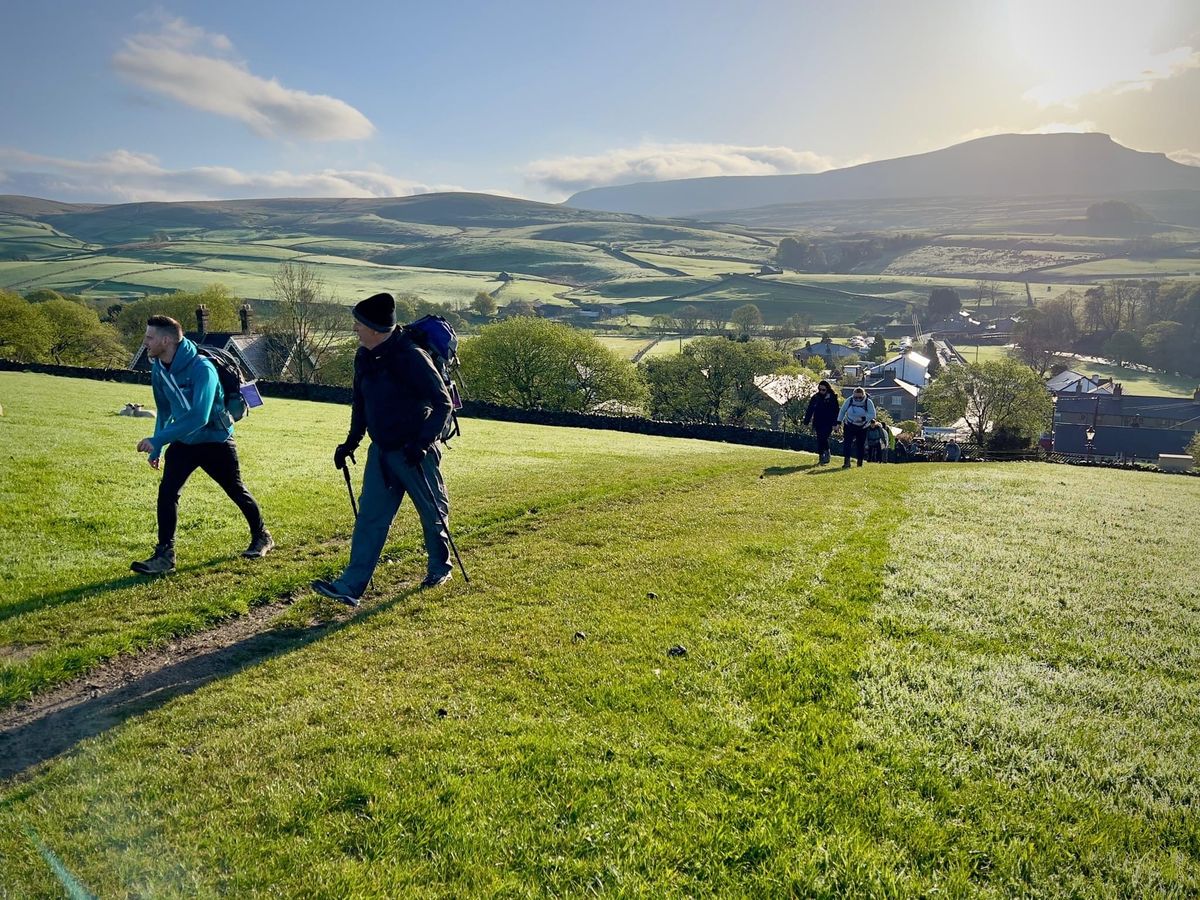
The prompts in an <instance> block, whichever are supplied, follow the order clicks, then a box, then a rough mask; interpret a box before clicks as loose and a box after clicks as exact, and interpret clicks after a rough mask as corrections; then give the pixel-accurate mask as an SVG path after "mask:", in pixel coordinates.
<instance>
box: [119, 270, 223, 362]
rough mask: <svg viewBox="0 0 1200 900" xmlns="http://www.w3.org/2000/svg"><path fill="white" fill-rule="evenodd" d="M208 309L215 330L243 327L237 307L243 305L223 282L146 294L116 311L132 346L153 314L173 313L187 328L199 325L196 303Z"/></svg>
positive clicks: (184, 328)
mask: <svg viewBox="0 0 1200 900" xmlns="http://www.w3.org/2000/svg"><path fill="white" fill-rule="evenodd" d="M201 305H203V306H205V307H207V309H208V327H209V329H210V330H212V331H237V330H238V329H239V328H240V327H241V322H240V320H239V319H238V309H239V308H240V307H241V305H242V301H241V299H240V298H238V297H235V296H234V295H233V293H232V292H230V290H229V289H228V288H227V287H225V286H224V285H222V284H210V285H209V286H208V287H206V288H204V289H203V290H199V291H178V292H176V293H174V294H160V295H158V296H155V297H144V298H142V299H141V300H135V301H133V302H132V303H127V304H125V306H124V308H123V309H122V310H121V312H120V313H118V315H117V323H116V324H117V331H118V332H120V335H121V339H122V340H123V341H124V342H125V346H126V347H128V348H129V349H130V350H136V349H137V348H138V346H140V345H141V343H142V339H143V337H144V336H145V334H146V320H147V319H148V318H150V316H160V315H161V316H170V317H171V318H173V319H175V320H176V321H177V322H179V323H180V324H181V325H182V326H183V330H184V331H194V330H195V328H196V307H198V306H201Z"/></svg>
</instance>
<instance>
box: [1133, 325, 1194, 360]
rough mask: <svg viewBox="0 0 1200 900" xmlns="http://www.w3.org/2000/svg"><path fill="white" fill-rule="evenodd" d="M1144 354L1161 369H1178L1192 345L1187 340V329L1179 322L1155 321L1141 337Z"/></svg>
mask: <svg viewBox="0 0 1200 900" xmlns="http://www.w3.org/2000/svg"><path fill="white" fill-rule="evenodd" d="M1142 345H1143V346H1144V347H1145V348H1146V356H1148V357H1149V359H1150V362H1152V363H1153V364H1154V365H1156V366H1158V367H1159V368H1162V369H1170V370H1172V371H1178V370H1179V369H1180V368H1182V363H1183V361H1184V358H1185V357H1186V356H1187V354H1188V352H1189V350H1192V349H1193V348H1194V345H1193V344H1192V342H1191V341H1190V340H1188V334H1187V329H1186V328H1185V327H1184V325H1183V324H1182V323H1181V322H1169V321H1168V322H1155V323H1154V324H1153V325H1151V326H1150V327H1149V328H1147V329H1146V334H1145V336H1144V337H1143V338H1142Z"/></svg>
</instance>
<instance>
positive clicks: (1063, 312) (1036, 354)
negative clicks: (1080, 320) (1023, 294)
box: [1013, 298, 1079, 377]
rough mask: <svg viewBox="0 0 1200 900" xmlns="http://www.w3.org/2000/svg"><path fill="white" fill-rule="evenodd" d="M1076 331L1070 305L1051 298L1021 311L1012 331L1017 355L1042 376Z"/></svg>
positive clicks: (1069, 344) (1069, 345)
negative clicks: (1040, 304) (1033, 307)
mask: <svg viewBox="0 0 1200 900" xmlns="http://www.w3.org/2000/svg"><path fill="white" fill-rule="evenodd" d="M1078 334H1079V332H1078V328H1077V326H1076V322H1075V312H1074V306H1073V304H1072V303H1071V302H1070V301H1069V300H1065V299H1062V298H1060V299H1058V300H1051V301H1050V302H1049V303H1046V304H1044V305H1042V306H1041V307H1039V308H1037V309H1029V310H1025V311H1024V312H1022V313H1021V321H1020V322H1018V323H1017V327H1016V328H1015V329H1014V330H1013V337H1014V339H1015V340H1016V342H1017V358H1018V359H1020V360H1021V361H1022V362H1023V363H1025V364H1026V365H1027V366H1029V368H1030V369H1032V370H1033V371H1034V372H1036V373H1037V374H1038V376H1040V377H1044V376H1045V374H1046V372H1047V371H1048V370H1049V369H1050V367H1051V366H1052V365H1054V363H1055V362H1056V361H1057V360H1058V359H1059V355H1060V354H1061V353H1063V352H1065V351H1067V350H1069V349H1070V347H1071V345H1072V344H1073V343H1074V342H1075V339H1076V338H1077V337H1078Z"/></svg>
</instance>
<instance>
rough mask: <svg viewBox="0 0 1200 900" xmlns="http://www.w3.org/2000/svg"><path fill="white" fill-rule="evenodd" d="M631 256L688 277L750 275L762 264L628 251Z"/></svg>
mask: <svg viewBox="0 0 1200 900" xmlns="http://www.w3.org/2000/svg"><path fill="white" fill-rule="evenodd" d="M627 252H628V253H629V255H630V256H632V257H634V258H635V259H640V260H642V261H643V262H647V263H650V264H651V265H654V266H662V267H663V268H667V269H677V270H679V271H680V272H686V273H687V274H688V275H699V276H718V275H727V274H729V273H731V272H737V273H739V274H743V275H749V274H752V273H754V272H757V271H758V270H759V267H760V266H761V265H762V263H755V262H747V261H746V260H730V259H714V258H712V257H707V256H690V255H682V254H681V255H673V254H670V253H647V252H645V251H632V250H631V251H627Z"/></svg>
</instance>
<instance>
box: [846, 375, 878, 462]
mask: <svg viewBox="0 0 1200 900" xmlns="http://www.w3.org/2000/svg"><path fill="white" fill-rule="evenodd" d="M874 418H875V404H874V403H872V402H871V398H870V397H868V396H867V392H866V390H864V389H863V388H860V387H856V388H855V389H854V393H853V394H851V395H850V396H849V397H847V398H846V402H845V403H843V404H842V408H841V411H840V412H839V413H838V418H837V420H838V424H839V425H841V426H842V456H843V457H844V459H845V462H843V463H842V468H843V469H848V468H850V451H851V449H852V448H853V449H854V450H855V451H856V453H857V455H858V464H859V466H861V465H862V464H863V451H864V449H865V445H866V442H867V423H869V422H870V421H871V420H872V419H874Z"/></svg>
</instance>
